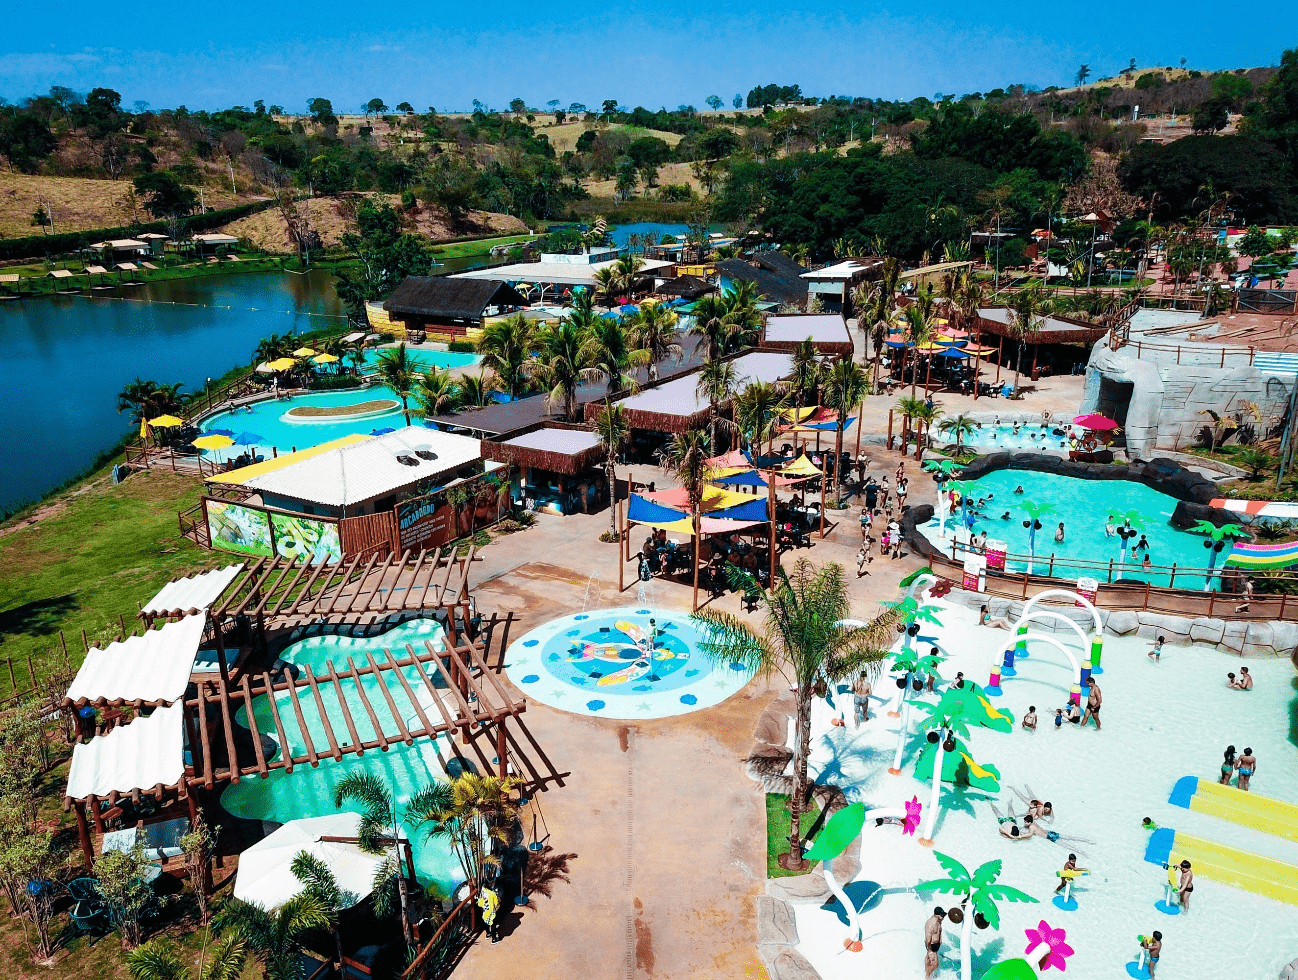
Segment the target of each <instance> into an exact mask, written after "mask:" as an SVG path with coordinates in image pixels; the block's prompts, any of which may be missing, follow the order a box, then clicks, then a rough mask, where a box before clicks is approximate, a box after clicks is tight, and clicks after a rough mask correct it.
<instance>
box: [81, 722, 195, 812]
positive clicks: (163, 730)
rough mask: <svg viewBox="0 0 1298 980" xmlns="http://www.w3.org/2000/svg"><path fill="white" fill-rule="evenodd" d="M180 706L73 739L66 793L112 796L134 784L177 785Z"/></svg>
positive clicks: (146, 786) (181, 759)
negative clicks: (80, 741)
mask: <svg viewBox="0 0 1298 980" xmlns="http://www.w3.org/2000/svg"><path fill="white" fill-rule="evenodd" d="M184 711H185V706H184V705H183V704H173V705H172V706H171V707H169V708H159V709H158V710H157V711H155V712H153V714H151V715H149V717H147V718H136V719H135V721H133V722H131V723H130V724H129V725H118V726H117V727H116V728H114V729H113V730H112V731H111V732H109V733H108V734H107V735H98V736H96V737H95V738H92V739H91V740H90V741H89V742H86V743H85V744H83V745H74V746H73V747H72V765H71V766H70V767H69V768H68V789H67V798H68V799H70V800H85V799H89V798H90V797H92V796H93V797H103V798H107V799H110V800H112V799H114V798H115V797H116V796H117V795H121V794H126V793H130V792H132V791H134V790H154V789H165V788H167V787H169V786H176V785H178V784H179V783H180V780H181V779H182V778H183V777H184V775H185V757H184V741H183V723H184Z"/></svg>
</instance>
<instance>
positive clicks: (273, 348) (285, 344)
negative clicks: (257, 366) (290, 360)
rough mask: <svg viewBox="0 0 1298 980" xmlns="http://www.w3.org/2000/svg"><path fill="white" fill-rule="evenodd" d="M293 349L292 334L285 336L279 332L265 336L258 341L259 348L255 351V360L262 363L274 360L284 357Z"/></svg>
mask: <svg viewBox="0 0 1298 980" xmlns="http://www.w3.org/2000/svg"><path fill="white" fill-rule="evenodd" d="M292 349H293V338H292V337H291V336H288V337H283V336H280V335H279V334H277V333H273V334H271V335H270V336H269V337H263V338H262V339H261V340H259V341H258V342H257V348H256V350H254V351H253V355H252V356H253V360H255V361H257V362H258V363H261V362H263V361H274V360H278V359H279V358H281V357H283V356H284V355H285V354H287V353H288V352H289V351H291V350H292Z"/></svg>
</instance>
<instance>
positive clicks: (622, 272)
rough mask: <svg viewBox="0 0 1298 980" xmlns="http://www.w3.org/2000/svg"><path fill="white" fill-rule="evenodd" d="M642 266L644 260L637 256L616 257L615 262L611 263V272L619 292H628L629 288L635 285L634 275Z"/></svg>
mask: <svg viewBox="0 0 1298 980" xmlns="http://www.w3.org/2000/svg"><path fill="white" fill-rule="evenodd" d="M643 265H644V260H643V259H641V258H640V257H639V256H636V255H621V256H618V259H617V261H616V262H614V263H613V272H614V274H615V275H616V277H617V285H618V289H619V291H621V292H623V293H626V292H630V290H631V287H632V286H633V285H634V284H635V277H636V273H638V272H639V271H640V267H641V266H643Z"/></svg>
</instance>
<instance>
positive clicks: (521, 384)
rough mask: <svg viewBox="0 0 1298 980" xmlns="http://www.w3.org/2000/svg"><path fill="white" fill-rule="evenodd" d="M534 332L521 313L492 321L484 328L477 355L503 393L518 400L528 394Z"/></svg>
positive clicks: (529, 321) (530, 322)
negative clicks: (492, 373) (491, 372)
mask: <svg viewBox="0 0 1298 980" xmlns="http://www.w3.org/2000/svg"><path fill="white" fill-rule="evenodd" d="M534 334H535V330H534V329H533V326H532V321H531V320H529V319H528V318H527V317H525V316H524V315H523V314H522V313H515V314H514V315H513V316H508V317H505V318H504V319H502V320H493V321H491V322H490V323H488V324H486V325H485V326H484V327H483V328H482V336H481V337H480V338H479V339H478V353H479V354H480V355H482V366H483V367H485V368H489V369H490V370H491V371H493V372H494V373H495V375H496V380H497V381H498V382H499V384H500V388H501V390H502V391H507V392H509V396H510V398H517V397H518V396H519V395H521V394H523V392H525V391H526V390H527V381H528V368H529V366H530V364H531V356H532V347H533V338H534Z"/></svg>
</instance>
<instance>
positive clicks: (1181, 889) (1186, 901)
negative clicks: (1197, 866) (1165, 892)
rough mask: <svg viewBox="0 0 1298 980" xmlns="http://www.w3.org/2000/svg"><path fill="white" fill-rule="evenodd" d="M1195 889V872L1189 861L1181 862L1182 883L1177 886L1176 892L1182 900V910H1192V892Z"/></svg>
mask: <svg viewBox="0 0 1298 980" xmlns="http://www.w3.org/2000/svg"><path fill="white" fill-rule="evenodd" d="M1192 891H1194V872H1193V871H1192V870H1191V869H1190V862H1189V861H1182V862H1181V884H1180V885H1179V886H1178V887H1177V890H1176V894H1177V897H1178V898H1179V899H1180V901H1181V911H1182V912H1189V911H1190V892H1192Z"/></svg>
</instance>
